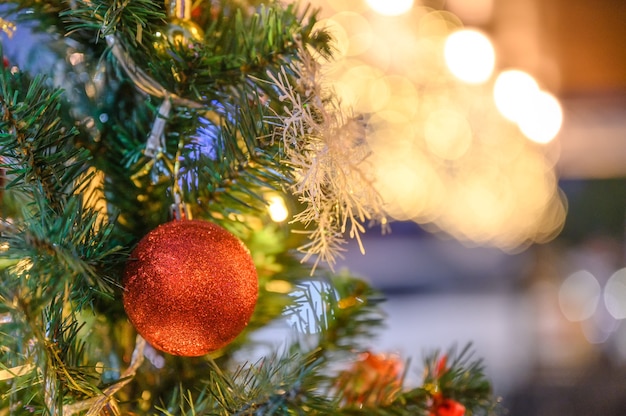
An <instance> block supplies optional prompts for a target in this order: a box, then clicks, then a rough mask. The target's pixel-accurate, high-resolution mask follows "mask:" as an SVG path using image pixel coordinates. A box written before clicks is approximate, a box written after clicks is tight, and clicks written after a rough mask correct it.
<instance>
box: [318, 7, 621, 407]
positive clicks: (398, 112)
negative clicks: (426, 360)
mask: <svg viewBox="0 0 626 416" xmlns="http://www.w3.org/2000/svg"><path fill="white" fill-rule="evenodd" d="M315 4H316V5H318V6H320V7H321V8H322V11H323V12H322V17H323V18H324V21H323V22H321V24H323V25H325V27H327V28H329V29H330V30H331V31H332V32H333V34H334V36H335V37H336V39H337V44H336V47H337V56H338V60H337V62H335V63H333V64H332V66H330V67H329V68H328V69H327V76H328V78H329V79H330V80H331V81H332V83H333V85H334V87H335V89H336V90H337V92H338V94H339V95H340V96H341V97H342V100H343V102H344V103H345V104H348V105H350V106H352V107H353V108H354V109H355V112H357V113H359V114H363V115H364V117H365V118H366V120H367V122H368V126H369V129H370V130H369V134H368V141H369V144H370V146H371V147H372V151H373V153H372V169H373V172H374V173H375V175H376V178H377V181H378V187H379V191H380V192H381V194H382V195H383V197H384V198H385V201H386V202H387V207H388V209H389V212H390V213H391V215H392V217H393V220H394V221H393V222H392V224H391V230H392V231H391V234H388V235H381V233H380V231H379V230H377V229H373V230H369V231H368V232H367V233H366V235H365V240H364V246H365V250H366V255H362V254H361V253H360V251H359V248H358V246H356V245H350V246H349V250H348V251H347V253H346V257H345V259H344V260H343V261H342V262H341V264H340V265H339V268H341V267H348V268H349V269H350V270H352V271H353V272H356V273H357V274H359V275H361V276H363V277H365V278H367V279H369V280H370V281H372V282H373V283H374V285H375V286H377V287H378V288H379V289H381V290H382V291H383V292H384V293H385V295H386V297H387V299H388V301H387V302H386V304H385V310H386V312H387V313H388V315H389V320H388V324H387V327H386V329H385V331H384V332H383V333H382V334H381V336H380V340H379V341H378V342H377V343H376V344H375V345H376V348H377V349H378V352H391V353H398V354H400V355H402V356H404V357H410V358H411V359H412V362H413V363H419V362H420V359H421V357H422V356H423V354H424V353H425V352H428V351H431V350H432V349H435V348H441V349H445V348H448V346H450V345H454V344H456V345H459V346H463V345H464V344H465V343H467V342H472V343H473V345H474V347H475V350H476V355H477V356H479V357H484V361H485V365H486V368H487V373H488V375H489V376H490V377H491V378H492V379H493V381H494V386H495V389H496V394H498V395H500V396H502V398H503V405H504V407H505V408H507V409H508V414H509V415H526V416H528V415H550V416H554V415H562V414H563V415H565V414H567V415H600V414H601V415H624V414H626V383H624V380H625V379H626V378H625V376H626V371H625V367H624V364H625V360H626V325H625V324H624V323H623V322H622V321H623V320H624V318H626V268H624V267H625V266H626V264H625V262H624V253H625V245H624V232H625V224H624V219H625V217H626V186H625V184H626V182H625V178H626V48H625V47H624V39H626V2H623V1H621V0H599V1H594V2H589V1H585V0H567V1H565V0H551V1H541V0H447V1H444V0H441V1H428V0H421V1H420V0H369V1H366V0H328V1H323V2H321V1H320V2H317V3H315ZM411 376H413V377H415V378H416V379H417V378H419V376H420V374H418V373H417V371H415V372H414V374H411V373H410V374H409V377H411Z"/></svg>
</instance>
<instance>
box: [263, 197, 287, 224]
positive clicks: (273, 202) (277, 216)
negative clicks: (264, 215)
mask: <svg viewBox="0 0 626 416" xmlns="http://www.w3.org/2000/svg"><path fill="white" fill-rule="evenodd" d="M267 202H268V204H269V205H268V207H267V210H268V211H269V214H270V218H271V219H272V221H274V222H283V221H285V220H286V219H287V216H288V215H289V210H287V206H286V205H285V200H284V199H283V198H282V197H281V196H280V195H271V196H270V197H269V198H268V200H267Z"/></svg>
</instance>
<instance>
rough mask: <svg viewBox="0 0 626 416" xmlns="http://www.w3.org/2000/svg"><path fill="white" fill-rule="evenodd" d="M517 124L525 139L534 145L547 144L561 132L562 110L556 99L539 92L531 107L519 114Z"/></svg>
mask: <svg viewBox="0 0 626 416" xmlns="http://www.w3.org/2000/svg"><path fill="white" fill-rule="evenodd" d="M517 124H518V126H519V128H520V130H521V131H522V133H524V135H525V136H526V137H528V138H529V139H530V140H532V141H534V142H536V143H549V142H551V141H552V140H553V139H554V138H555V137H556V135H557V134H558V133H559V130H561V124H563V110H562V108H561V104H560V103H559V100H557V99H556V97H555V96H554V95H552V94H550V93H549V92H546V91H539V92H538V93H537V94H535V96H534V97H533V101H532V105H531V106H530V107H529V108H528V109H527V111H525V112H523V113H522V114H520V116H519V119H518V120H517Z"/></svg>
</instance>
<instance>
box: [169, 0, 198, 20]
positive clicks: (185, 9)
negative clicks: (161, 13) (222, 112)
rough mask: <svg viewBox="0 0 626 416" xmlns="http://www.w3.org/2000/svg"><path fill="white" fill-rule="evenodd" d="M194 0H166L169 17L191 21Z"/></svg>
mask: <svg viewBox="0 0 626 416" xmlns="http://www.w3.org/2000/svg"><path fill="white" fill-rule="evenodd" d="M192 3H193V1H192V0H165V9H166V10H167V15H168V16H169V17H170V18H173V19H180V20H191V9H192Z"/></svg>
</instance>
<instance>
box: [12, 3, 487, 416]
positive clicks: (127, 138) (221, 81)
mask: <svg viewBox="0 0 626 416" xmlns="http://www.w3.org/2000/svg"><path fill="white" fill-rule="evenodd" d="M188 4H191V3H188ZM193 4H194V6H196V7H197V10H198V14H197V15H196V16H195V17H194V24H196V25H197V26H198V27H199V28H200V29H201V33H202V36H201V38H197V39H196V38H193V39H192V38H187V39H185V42H182V43H176V42H172V41H171V39H168V38H167V36H164V35H163V34H165V33H167V30H168V29H169V28H170V27H171V25H172V24H173V22H172V19H171V16H168V11H167V8H166V7H165V5H164V4H163V2H158V1H153V0H130V1H117V0H75V1H69V2H68V1H65V0H63V1H39V0H15V1H11V2H9V3H8V4H7V5H3V6H2V7H3V9H2V10H3V14H4V15H5V17H4V19H7V21H10V22H14V23H15V24H16V30H15V32H17V31H19V30H20V28H23V27H28V28H30V30H32V31H33V32H36V33H43V34H45V36H48V37H49V38H48V39H49V40H50V44H51V45H52V44H54V47H50V49H49V50H48V52H49V53H51V54H53V55H55V56H56V57H57V59H58V62H59V65H58V66H56V65H55V66H54V67H53V68H45V70H42V68H41V66H38V65H37V63H36V62H35V61H34V60H28V61H26V62H20V64H19V65H14V64H12V63H11V60H12V59H14V56H11V54H10V53H9V54H8V59H9V65H8V66H7V67H6V68H4V69H3V70H2V71H0V179H1V180H2V187H1V189H0V190H1V191H2V193H1V194H0V195H1V196H0V198H2V199H1V201H0V202H1V205H0V214H1V216H0V217H1V218H0V254H1V258H0V279H1V280H0V346H1V347H0V416H4V415H13V414H15V415H22V414H41V415H74V414H81V415H83V414H84V415H100V414H115V415H118V414H159V415H199V414H204V415H237V414H238V415H300V414H313V415H315V414H319V415H328V414H337V415H341V414H356V413H358V412H366V413H367V414H381V415H383V414H384V415H387V414H389V415H392V414H393V415H408V414H425V415H426V414H429V412H430V411H431V408H432V401H433V397H434V395H433V394H434V393H433V391H434V390H433V389H432V388H431V387H432V386H433V385H435V384H436V385H437V386H440V387H441V388H440V390H437V391H442V392H444V394H445V395H446V397H449V398H452V399H454V400H457V401H459V402H463V403H464V404H465V406H466V407H467V409H468V411H470V412H474V413H471V414H483V413H484V414H487V413H488V412H489V411H490V409H491V406H492V402H491V401H490V389H489V384H488V383H487V382H486V380H485V378H484V376H483V373H482V367H481V366H480V365H479V364H476V363H474V362H471V361H468V360H467V359H466V357H467V354H466V352H465V351H463V353H462V354H460V357H461V358H459V359H457V360H454V359H451V358H450V363H451V365H450V367H449V368H448V369H447V370H446V372H444V373H442V374H438V375H437V377H434V378H433V377H432V374H433V373H432V371H433V370H428V371H427V372H426V374H427V377H426V379H425V380H424V383H425V384H424V385H423V386H419V387H411V386H406V387H405V386H402V387H403V388H402V389H401V391H400V392H399V393H397V394H396V393H394V397H392V398H390V400H387V401H385V403H381V404H380V406H376V405H374V406H372V405H368V406H369V407H367V408H366V409H364V408H363V407H362V406H361V405H356V404H354V403H349V402H347V401H346V399H345V397H344V391H342V389H341V388H339V387H338V385H337V382H336V378H337V375H338V372H339V371H340V370H341V368H339V367H342V364H344V367H345V366H349V364H350V362H351V361H352V360H353V359H354V356H355V354H356V353H358V352H361V351H365V350H367V349H369V348H370V346H369V341H371V339H372V338H373V337H375V335H376V329H378V328H380V327H381V326H382V325H383V322H384V314H383V313H382V312H381V310H380V308H379V304H380V302H381V300H382V298H381V296H380V294H379V293H377V292H376V291H375V290H374V289H373V288H372V287H371V286H370V285H369V284H368V283H367V282H366V281H364V280H362V279H359V278H356V277H354V276H351V275H350V274H349V273H348V272H342V273H334V272H332V273H331V272H330V271H328V270H326V269H325V267H319V268H317V269H315V268H313V269H314V271H313V272H311V265H310V264H308V263H303V262H302V261H301V260H302V256H301V255H300V254H298V253H297V251H296V248H298V247H304V248H305V249H306V248H307V247H308V248H310V247H317V248H315V249H314V250H317V251H314V253H313V254H314V255H315V256H320V257H321V258H322V259H323V260H325V261H330V263H332V259H333V258H334V257H333V256H334V254H332V253H330V252H328V251H324V250H326V249H328V248H333V249H334V248H336V247H337V245H338V244H340V239H341V238H342V236H341V234H342V233H344V232H346V231H348V232H351V233H352V234H355V235H358V233H359V232H362V223H363V222H364V221H366V220H371V219H375V217H376V215H378V212H377V211H376V209H374V210H373V211H368V209H367V208H365V205H363V204H361V203H360V202H358V201H352V200H350V199H349V198H347V197H346V195H348V194H350V195H352V194H353V192H352V191H354V190H355V189H357V188H356V187H355V186H356V185H355V184H358V183H367V181H368V179H367V178H363V177H362V175H361V172H360V171H359V169H360V167H359V166H358V163H356V164H354V163H353V164H352V165H350V166H352V168H353V169H354V171H355V172H356V174H355V175H354V177H353V176H351V173H350V172H351V171H342V175H343V176H342V179H341V180H334V179H333V178H330V177H329V175H332V173H333V172H332V171H330V172H329V168H328V166H330V167H331V168H332V166H338V165H342V162H341V161H342V160H346V159H345V158H346V157H347V156H348V153H350V152H347V153H346V149H347V150H350V151H351V150H358V151H359V153H358V154H359V158H357V159H358V161H359V163H360V161H362V160H364V159H365V158H366V154H367V152H366V151H365V152H364V150H365V149H364V148H362V147H361V145H362V141H359V140H356V139H355V136H353V135H352V133H351V131H352V130H354V126H355V125H356V124H354V123H353V121H354V120H355V119H353V118H352V116H347V115H346V114H344V113H341V112H340V111H339V110H338V108H337V105H338V104H337V103H336V101H334V100H333V98H332V92H331V91H326V90H324V89H322V87H321V84H319V83H318V82H319V81H318V80H317V76H318V72H317V69H316V68H317V65H318V63H317V61H316V60H315V59H314V58H313V57H314V56H315V57H316V59H317V58H324V59H329V58H331V39H330V37H329V36H328V34H327V33H326V32H324V31H323V30H318V29H317V26H316V22H317V19H316V12H315V11H313V10H310V9H309V8H307V7H305V6H302V5H298V4H291V5H287V6H285V5H283V4H279V3H273V2H269V3H266V4H264V5H261V4H254V3H252V2H251V3H244V2H234V1H225V0H224V1H216V2H206V4H204V3H202V2H193ZM13 36H15V37H17V36H19V33H13ZM3 39H4V40H3V41H2V42H6V44H7V45H9V44H11V42H13V39H11V38H10V37H9V36H5V37H4V38H3ZM35 47H36V48H42V49H45V48H46V47H47V46H46V45H36V46H35ZM8 49H9V48H7V50H8ZM3 54H4V51H3ZM29 56H32V54H30V55H29ZM35 68H36V69H37V71H31V69H35ZM59 68H63V71H61V72H62V73H59ZM296 113H298V114H300V115H299V116H298V117H295V118H294V114H296ZM324 120H326V121H324ZM328 120H330V124H329V122H328ZM344 121H347V122H345V123H344ZM324 123H325V124H324ZM357 124H358V123H357ZM324 126H330V127H328V128H326V127H324ZM346 126H347V127H346ZM348 131H349V132H350V133H346V132H348ZM298 132H300V133H301V134H299V133H298ZM337 132H339V133H340V134H339V136H341V139H342V141H337V142H333V141H332V137H334V133H337ZM344 133H345V134H344ZM331 136H332V137H331ZM345 146H348V147H347V148H346V147H345ZM333 149H335V150H333ZM337 149H343V150H337ZM329 151H330V152H333V151H334V152H336V153H335V156H333V157H331V158H330V159H329V160H330V162H329V163H328V164H327V165H325V166H324V167H321V166H319V169H317V168H318V167H316V166H313V165H311V164H310V160H311V159H312V158H316V157H317V156H319V155H320V154H322V153H327V152H329ZM307 158H308V159H307ZM342 158H343V159H342ZM350 163H352V162H350ZM331 170H332V169H331ZM312 172H317V173H318V176H317V178H318V180H317V181H315V180H314V178H315V175H313V174H312ZM320 172H321V173H320ZM354 178H357V179H354ZM331 179H332V180H331ZM341 181H343V182H341ZM355 181H357V182H355ZM359 181H362V182H359ZM339 182H341V184H340V185H338V183H339ZM346 184H347V185H346ZM270 193H279V194H281V195H283V197H284V198H286V200H287V203H288V204H289V206H290V208H291V209H292V210H294V211H296V212H300V213H301V214H302V215H301V217H300V218H301V219H304V220H303V221H301V224H300V226H301V227H304V228H307V227H308V231H306V232H305V234H294V233H292V232H291V231H292V230H293V229H294V228H298V224H274V223H272V222H271V221H270V219H269V217H268V214H267V213H266V207H267V196H268V194H270ZM367 198H370V199H372V200H375V199H376V198H375V196H372V195H370V196H368V197H367ZM183 202H184V203H186V206H188V207H189V209H190V211H191V213H192V214H193V216H194V217H195V218H203V219H207V220H211V221H214V222H217V223H219V224H221V225H222V226H224V227H226V228H227V229H229V230H230V231H232V232H233V233H234V234H236V235H237V236H238V237H239V238H241V239H242V240H244V241H245V243H246V245H247V246H248V248H249V249H250V251H251V254H252V256H253V258H254V261H255V265H256V266H257V270H258V274H259V298H258V303H257V309H256V310H255V314H254V315H253V317H252V320H251V322H250V323H249V325H248V327H247V329H246V330H245V331H244V333H242V334H241V335H240V336H239V337H238V338H237V340H236V341H235V342H233V343H232V344H230V345H229V346H227V347H225V348H224V349H222V350H219V351H216V352H214V353H212V354H209V355H207V356H205V357H197V358H183V357H175V356H169V355H167V354H161V353H159V352H158V351H156V350H155V349H153V348H152V347H151V346H149V345H147V344H146V343H145V341H144V340H143V339H142V338H141V337H140V336H136V334H135V331H134V329H133V328H132V326H131V325H130V324H129V322H128V320H127V319H126V316H125V314H124V310H123V307H122V302H121V298H122V291H123V288H122V284H121V282H122V277H121V276H122V274H123V272H122V271H123V269H124V265H125V262H126V260H127V258H128V255H129V253H130V252H131V250H132V248H133V247H134V245H135V244H136V242H137V241H138V240H139V239H140V238H141V237H142V236H144V235H145V234H146V233H147V232H148V231H149V230H151V229H153V228H154V227H156V226H157V225H159V224H161V223H163V222H165V221H168V220H169V219H171V212H172V207H173V206H174V208H178V207H180V204H182V203H183ZM340 206H343V207H344V208H346V209H345V210H344V211H337V207H340ZM318 208H322V209H319V210H318ZM331 208H332V209H331ZM314 212H320V213H322V214H323V215H325V217H324V218H325V219H324V221H326V223H324V222H323V221H319V219H318V218H315V215H313V213H314ZM295 218H296V219H298V216H297V214H296V216H295ZM350 221H352V224H351V227H352V229H349V228H346V227H347V226H346V224H349V223H350ZM319 230H321V231H319ZM311 236H313V238H314V240H313V243H307V240H306V239H307V238H309V237H311ZM331 265H332V264H331ZM280 322H282V323H287V324H289V325H291V326H293V329H292V330H290V331H287V332H286V333H287V335H286V336H285V340H284V342H282V343H279V345H272V346H271V348H272V350H271V352H270V353H268V354H266V355H265V356H264V358H261V359H258V358H255V359H252V358H248V357H254V356H255V353H256V352H257V351H258V349H263V348H265V347H267V345H265V342H263V341H259V340H258V339H257V338H256V337H255V335H256V334H257V332H259V330H260V329H262V328H265V327H266V326H267V325H268V324H271V323H280ZM451 356H452V355H451ZM242 357H243V359H242ZM433 360H435V361H436V358H433V359H431V361H428V360H427V362H426V364H425V365H426V367H427V368H430V367H431V366H432V365H434V364H433V362H434V361H433ZM406 371H409V370H408V369H407V370H406ZM429 375H430V376H429ZM429 377H430V378H429ZM355 382H358V380H356V381H355ZM344 387H345V388H350V383H348V385H347V386H344ZM481 412H483V413H481ZM468 414H470V413H468Z"/></svg>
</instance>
